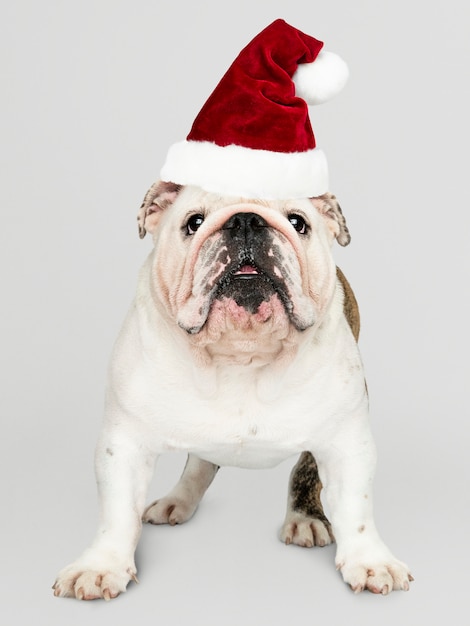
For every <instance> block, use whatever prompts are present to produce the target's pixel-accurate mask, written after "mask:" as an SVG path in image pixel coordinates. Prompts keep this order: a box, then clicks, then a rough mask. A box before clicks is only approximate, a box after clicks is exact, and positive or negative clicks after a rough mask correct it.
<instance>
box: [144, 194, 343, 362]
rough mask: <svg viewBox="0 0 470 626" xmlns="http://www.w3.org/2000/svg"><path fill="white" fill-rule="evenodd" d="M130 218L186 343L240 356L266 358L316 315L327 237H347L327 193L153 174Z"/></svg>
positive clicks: (329, 278)
mask: <svg viewBox="0 0 470 626" xmlns="http://www.w3.org/2000/svg"><path fill="white" fill-rule="evenodd" d="M138 223H139V233H140V236H141V237H144V236H145V233H146V232H150V233H152V234H153V237H154V243H155V248H154V257H153V259H154V260H153V266H152V267H153V270H152V277H151V281H152V285H151V290H152V293H153V294H154V297H156V298H157V300H158V302H159V303H160V304H161V305H163V306H164V309H165V311H166V313H167V314H168V315H169V316H170V317H171V318H172V319H173V320H174V321H175V323H176V324H177V325H178V326H179V327H180V328H182V329H183V330H184V331H186V333H187V335H188V336H189V338H190V340H191V343H192V344H193V345H194V346H198V347H203V348H204V349H205V350H207V351H208V353H209V354H211V355H212V356H214V355H219V356H221V355H224V356H225V357H229V356H230V358H231V360H235V361H240V362H242V361H244V360H246V359H248V360H252V359H253V358H256V355H258V356H259V357H260V358H262V355H263V354H264V355H265V356H266V357H269V358H270V359H272V358H273V356H274V355H275V354H278V353H280V352H281V351H282V350H283V349H285V348H286V347H291V348H292V347H293V346H297V344H298V340H299V339H298V338H299V335H300V334H301V333H302V332H303V331H305V330H306V329H308V328H310V327H313V326H314V325H315V324H317V323H319V322H320V321H321V319H322V317H323V315H324V313H325V311H326V310H327V308H328V305H329V303H330V301H331V297H332V294H333V291H334V285H335V265H334V262H333V260H332V257H331V253H330V248H331V243H332V241H333V239H334V238H336V239H337V240H338V242H339V243H340V244H341V245H347V244H348V243H349V240H350V236H349V232H348V230H347V227H346V223H345V220H344V218H343V215H342V213H341V209H340V207H339V205H338V203H337V201H336V199H335V198H334V196H332V195H331V194H325V195H323V196H321V197H318V198H311V199H308V198H305V199H300V200H286V201H260V200H247V199H242V198H226V197H221V196H218V195H216V194H212V193H208V192H205V191H203V190H202V189H200V188H197V187H180V186H178V185H175V184H173V183H164V182H158V183H155V184H154V185H153V186H152V187H151V188H150V190H149V191H148V193H147V195H146V196H145V198H144V202H143V204H142V207H141V209H140V212H139V215H138Z"/></svg>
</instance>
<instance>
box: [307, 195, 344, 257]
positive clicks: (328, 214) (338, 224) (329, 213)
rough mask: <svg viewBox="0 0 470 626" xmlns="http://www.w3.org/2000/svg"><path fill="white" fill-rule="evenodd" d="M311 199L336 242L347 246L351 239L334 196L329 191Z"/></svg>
mask: <svg viewBox="0 0 470 626" xmlns="http://www.w3.org/2000/svg"><path fill="white" fill-rule="evenodd" d="M311 200H312V202H313V205H314V206H315V207H316V208H317V209H318V211H319V213H320V214H321V215H322V216H323V217H324V218H325V219H326V220H327V221H328V227H329V229H330V230H331V232H332V233H333V235H334V236H335V237H336V239H337V241H338V243H339V244H340V245H341V246H347V245H348V243H349V242H350V241H351V235H350V234H349V230H348V227H347V226H346V220H345V219H344V215H343V212H342V211H341V207H340V206H339V204H338V200H337V199H336V197H335V196H334V195H333V194H331V193H324V194H323V195H322V196H318V197H317V198H311Z"/></svg>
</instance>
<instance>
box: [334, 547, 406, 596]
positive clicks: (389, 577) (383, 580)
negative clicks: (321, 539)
mask: <svg viewBox="0 0 470 626" xmlns="http://www.w3.org/2000/svg"><path fill="white" fill-rule="evenodd" d="M336 567H337V569H339V570H340V572H341V574H342V576H343V579H344V581H345V582H346V583H347V584H348V585H350V587H351V589H352V590H353V591H354V593H360V592H361V591H364V590H365V589H368V590H369V591H371V592H372V593H381V594H382V595H384V596H385V595H387V594H388V593H390V592H391V591H399V590H403V591H408V590H409V588H410V582H411V581H412V580H414V579H413V576H412V575H411V574H410V572H409V570H408V567H407V566H406V565H405V564H404V563H402V562H401V561H398V559H395V558H394V557H392V556H390V557H389V558H387V559H386V560H383V561H382V560H380V559H379V560H375V559H368V560H367V561H366V560H362V559H359V560H357V561H355V560H346V561H340V562H337V565H336Z"/></svg>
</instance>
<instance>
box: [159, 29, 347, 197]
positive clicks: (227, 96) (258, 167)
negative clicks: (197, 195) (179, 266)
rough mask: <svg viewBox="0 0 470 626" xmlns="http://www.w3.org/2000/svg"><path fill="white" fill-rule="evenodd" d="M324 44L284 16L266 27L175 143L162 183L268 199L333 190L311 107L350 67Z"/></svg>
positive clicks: (333, 91)
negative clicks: (189, 127) (310, 116)
mask: <svg viewBox="0 0 470 626" xmlns="http://www.w3.org/2000/svg"><path fill="white" fill-rule="evenodd" d="M322 48H323V43H322V42H321V41H318V40H317V39H314V38H313V37H310V36H309V35H306V34H304V33H302V32H301V31H299V30H297V29H296V28H294V27H293V26H290V25H289V24H287V23H286V22H285V21H284V20H276V21H275V22H273V23H272V24H270V25H269V26H268V27H267V28H265V29H264V30H263V31H262V32H261V33H259V34H258V35H257V36H256V37H255V38H254V39H253V40H252V41H251V42H250V43H249V44H248V45H247V46H246V47H245V48H244V49H243V50H242V51H241V52H240V54H239V55H238V57H237V58H236V59H235V61H234V62H233V64H232V65H231V66H230V68H229V69H228V71H227V72H226V74H225V75H224V76H223V78H222V80H221V81H220V82H219V84H218V85H217V87H216V88H215V90H214V91H213V93H212V94H211V96H210V97H209V99H208V100H207V102H206V103H205V105H204V106H203V108H202V109H201V111H200V113H199V114H198V116H197V117H196V119H195V121H194V124H193V126H192V129H191V131H190V133H189V135H188V136H187V138H186V140H185V141H182V142H180V143H176V144H174V145H173V146H171V147H170V149H169V151H168V155H167V158H166V162H165V164H164V166H163V168H162V170H161V174H160V175H161V178H162V180H164V181H172V182H174V183H177V184H181V185H198V186H199V187H202V188H204V189H205V190H206V191H213V192H216V193H220V194H224V195H232V196H244V197H247V198H265V199H268V200H269V199H286V198H299V197H314V196H319V195H321V194H323V193H325V192H326V191H328V166H327V162H326V157H325V155H324V153H323V152H322V151H321V150H320V149H319V148H317V147H316V144H315V137H314V134H313V130H312V126H311V124H310V119H309V114H308V105H309V104H311V105H315V104H320V103H322V102H325V101H327V100H329V99H330V98H331V97H333V96H334V95H336V93H338V92H339V91H340V90H341V89H342V88H343V86H344V84H345V83H346V80H347V78H348V69H347V66H346V64H345V63H344V61H343V60H342V59H341V58H340V57H339V56H337V55H336V54H333V53H331V52H325V51H324V50H323V49H322Z"/></svg>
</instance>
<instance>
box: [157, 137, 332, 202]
mask: <svg viewBox="0 0 470 626" xmlns="http://www.w3.org/2000/svg"><path fill="white" fill-rule="evenodd" d="M160 177H161V179H162V180H164V181H171V182H173V183H176V184H179V185H197V186H199V187H202V188H203V189H205V190H206V191H211V192H215V193H220V194H223V195H229V196H243V197H245V198H263V199H266V200H276V199H278V200H280V199H289V198H311V197H315V196H321V195H322V194H323V193H325V192H327V191H328V165H327V161H326V157H325V155H324V153H323V152H322V150H320V149H319V148H314V149H313V150H308V151H306V152H270V151H268V150H253V149H251V148H244V147H241V146H237V145H229V146H224V147H222V146H218V145H216V144H215V143H211V142H205V141H200V142H199V141H186V140H185V141H181V142H179V143H176V144H173V145H172V146H171V147H170V149H169V151H168V155H167V159H166V162H165V164H164V166H163V168H162V170H161V172H160Z"/></svg>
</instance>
